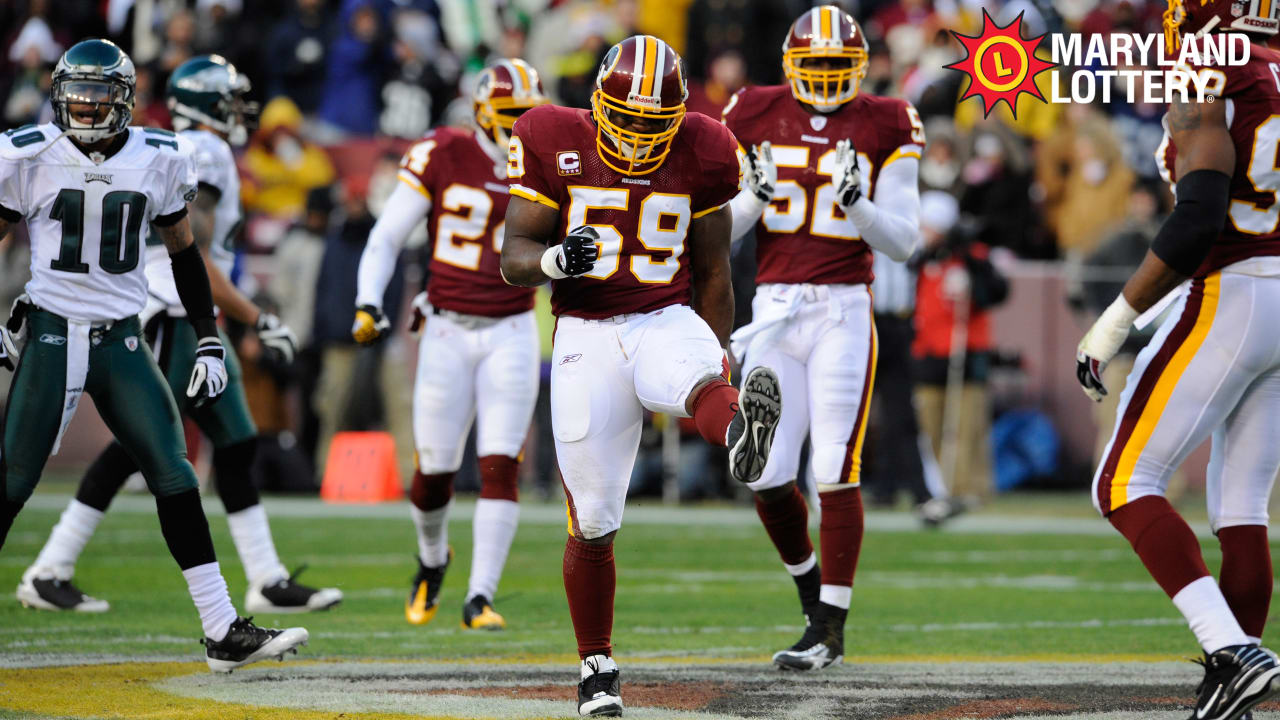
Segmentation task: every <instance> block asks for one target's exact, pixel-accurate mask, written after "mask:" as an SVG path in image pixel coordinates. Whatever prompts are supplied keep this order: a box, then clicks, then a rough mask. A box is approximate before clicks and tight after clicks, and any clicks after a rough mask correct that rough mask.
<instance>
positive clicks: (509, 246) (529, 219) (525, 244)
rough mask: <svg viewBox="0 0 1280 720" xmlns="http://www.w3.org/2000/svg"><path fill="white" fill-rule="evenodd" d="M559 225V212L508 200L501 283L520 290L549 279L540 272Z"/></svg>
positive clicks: (545, 274)
mask: <svg viewBox="0 0 1280 720" xmlns="http://www.w3.org/2000/svg"><path fill="white" fill-rule="evenodd" d="M559 222H560V211H559V210H557V209H555V208H551V207H548V206H546V205H543V204H541V203H536V202H532V201H530V200H526V199H524V198H522V197H517V196H512V197H511V202H510V204H508V205H507V235H506V238H504V239H503V241H502V277H503V279H505V280H506V281H507V282H508V283H510V284H512V285H519V286H521V287H534V286H537V285H541V284H542V283H545V282H547V281H548V280H550V279H551V276H549V275H548V274H547V273H546V272H544V271H543V269H542V256H543V255H544V254H545V253H546V252H547V249H548V248H547V243H548V241H549V240H551V239H552V236H554V235H555V231H556V225H557V224H558V223H559Z"/></svg>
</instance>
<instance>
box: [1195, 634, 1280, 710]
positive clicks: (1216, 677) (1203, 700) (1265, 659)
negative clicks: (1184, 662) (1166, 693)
mask: <svg viewBox="0 0 1280 720" xmlns="http://www.w3.org/2000/svg"><path fill="white" fill-rule="evenodd" d="M1196 662H1198V663H1200V664H1201V665H1203V666H1204V680H1202V681H1201V682H1200V685H1199V687H1197V688H1196V709H1195V712H1193V713H1191V719H1190V720H1239V719H1240V718H1242V717H1244V716H1245V715H1248V714H1250V710H1252V708H1253V707H1254V706H1255V705H1258V704H1259V703H1261V702H1263V701H1264V700H1266V699H1267V698H1269V697H1271V696H1272V695H1274V694H1275V693H1276V692H1278V691H1280V681H1277V678H1280V662H1277V661H1276V657H1275V655H1273V654H1272V653H1271V651H1269V650H1267V649H1265V648H1260V647H1258V646H1257V645H1232V646H1231V647H1226V648H1223V649H1221V650H1219V651H1217V652H1215V653H1213V654H1212V655H1210V654H1208V653H1205V656H1204V660H1197V661H1196Z"/></svg>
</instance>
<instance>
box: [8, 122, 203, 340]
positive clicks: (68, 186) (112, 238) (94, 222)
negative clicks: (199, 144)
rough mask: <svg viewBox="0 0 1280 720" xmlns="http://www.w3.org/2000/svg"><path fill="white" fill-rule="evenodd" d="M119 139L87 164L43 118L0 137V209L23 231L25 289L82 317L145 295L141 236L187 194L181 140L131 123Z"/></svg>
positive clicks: (129, 307)
mask: <svg viewBox="0 0 1280 720" xmlns="http://www.w3.org/2000/svg"><path fill="white" fill-rule="evenodd" d="M126 132H127V133H128V134H129V137H128V139H127V140H126V141H125V144H124V146H123V147H121V148H120V150H118V151H117V152H116V153H115V154H114V155H112V156H111V157H109V158H106V159H105V160H103V161H102V162H101V163H94V162H93V161H92V160H91V159H89V157H87V156H86V155H85V154H84V153H83V152H81V151H80V149H79V148H77V147H76V146H75V145H73V144H72V142H71V139H70V138H68V137H59V136H60V135H61V130H60V129H59V128H58V127H56V126H55V125H53V124H45V125H40V126H27V127H24V128H19V129H17V130H11V131H9V132H8V133H6V134H5V135H3V136H0V217H3V218H5V219H7V220H10V221H14V222H16V221H17V219H18V218H20V217H25V218H26V220H27V228H28V230H29V232H30V235H31V280H30V281H29V282H28V283H27V287H26V290H27V294H28V295H29V296H30V297H31V301H32V302H34V303H35V304H36V305H38V306H39V307H41V308H43V309H45V310H48V311H49V312H52V313H55V314H57V315H61V316H63V317H65V318H69V319H72V320H79V321H82V322H102V321H110V320H119V319H122V318H127V317H130V316H132V315H136V314H137V313H138V312H139V311H141V310H142V307H143V305H144V304H145V303H146V300H147V280H146V276H145V274H144V271H143V268H144V263H143V262H142V256H143V248H142V244H143V240H144V238H145V232H146V225H147V223H150V222H153V221H155V220H156V219H157V218H159V219H161V222H162V223H163V222H164V218H166V216H170V217H171V216H174V215H176V214H177V213H180V212H183V211H185V210H186V203H187V202H188V200H190V199H192V198H194V197H195V192H196V166H195V159H194V152H193V147H192V145H191V143H190V141H188V140H186V139H184V138H181V137H178V136H176V135H174V134H173V133H171V132H169V131H167V130H157V129H154V128H136V127H131V128H129V129H128V130H126Z"/></svg>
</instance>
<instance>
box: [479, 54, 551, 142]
mask: <svg viewBox="0 0 1280 720" xmlns="http://www.w3.org/2000/svg"><path fill="white" fill-rule="evenodd" d="M471 102H472V104H473V106H474V108H475V113H476V124H477V125H479V126H480V129H481V130H484V131H485V133H487V134H488V135H489V137H490V138H492V139H493V141H494V142H495V143H497V145H498V147H501V148H505V147H506V146H507V141H508V139H509V138H508V135H509V134H510V131H511V128H512V127H514V126H515V124H516V118H518V117H520V115H522V114H523V113H524V111H525V110H528V109H529V108H531V107H536V106H538V105H545V104H546V103H547V102H548V100H547V96H546V93H544V92H543V91H542V80H541V79H540V78H539V77H538V71H537V70H535V69H533V66H532V65H530V64H529V63H527V62H525V61H524V60H521V59H519V58H511V59H508V60H499V61H497V62H495V63H493V64H492V65H490V66H489V67H487V68H485V69H484V70H483V71H481V72H480V76H479V77H478V78H476V87H475V90H474V91H473V92H472V93H471Z"/></svg>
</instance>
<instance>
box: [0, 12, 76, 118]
mask: <svg viewBox="0 0 1280 720" xmlns="http://www.w3.org/2000/svg"><path fill="white" fill-rule="evenodd" d="M62 50H63V48H62V45H61V44H60V43H59V42H58V41H57V40H55V39H54V37H53V31H52V30H51V29H50V28H49V24H48V23H47V22H46V21H45V19H44V18H43V17H42V16H41V15H39V14H34V13H33V14H32V15H31V17H29V18H27V21H26V22H25V23H23V25H22V30H20V31H19V32H18V36H17V37H16V38H15V39H14V41H13V43H12V44H11V45H9V53H8V59H9V62H11V63H13V65H14V72H15V75H14V78H13V82H12V84H10V85H9V91H8V94H7V98H6V99H5V101H4V122H5V123H6V124H7V125H9V126H10V127H16V126H18V125H26V124H27V123H32V122H36V121H37V119H38V118H39V115H40V109H41V108H42V107H44V105H45V103H46V101H47V100H48V99H49V82H50V80H49V70H50V69H52V68H53V65H54V63H56V62H58V58H59V57H61V56H62Z"/></svg>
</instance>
